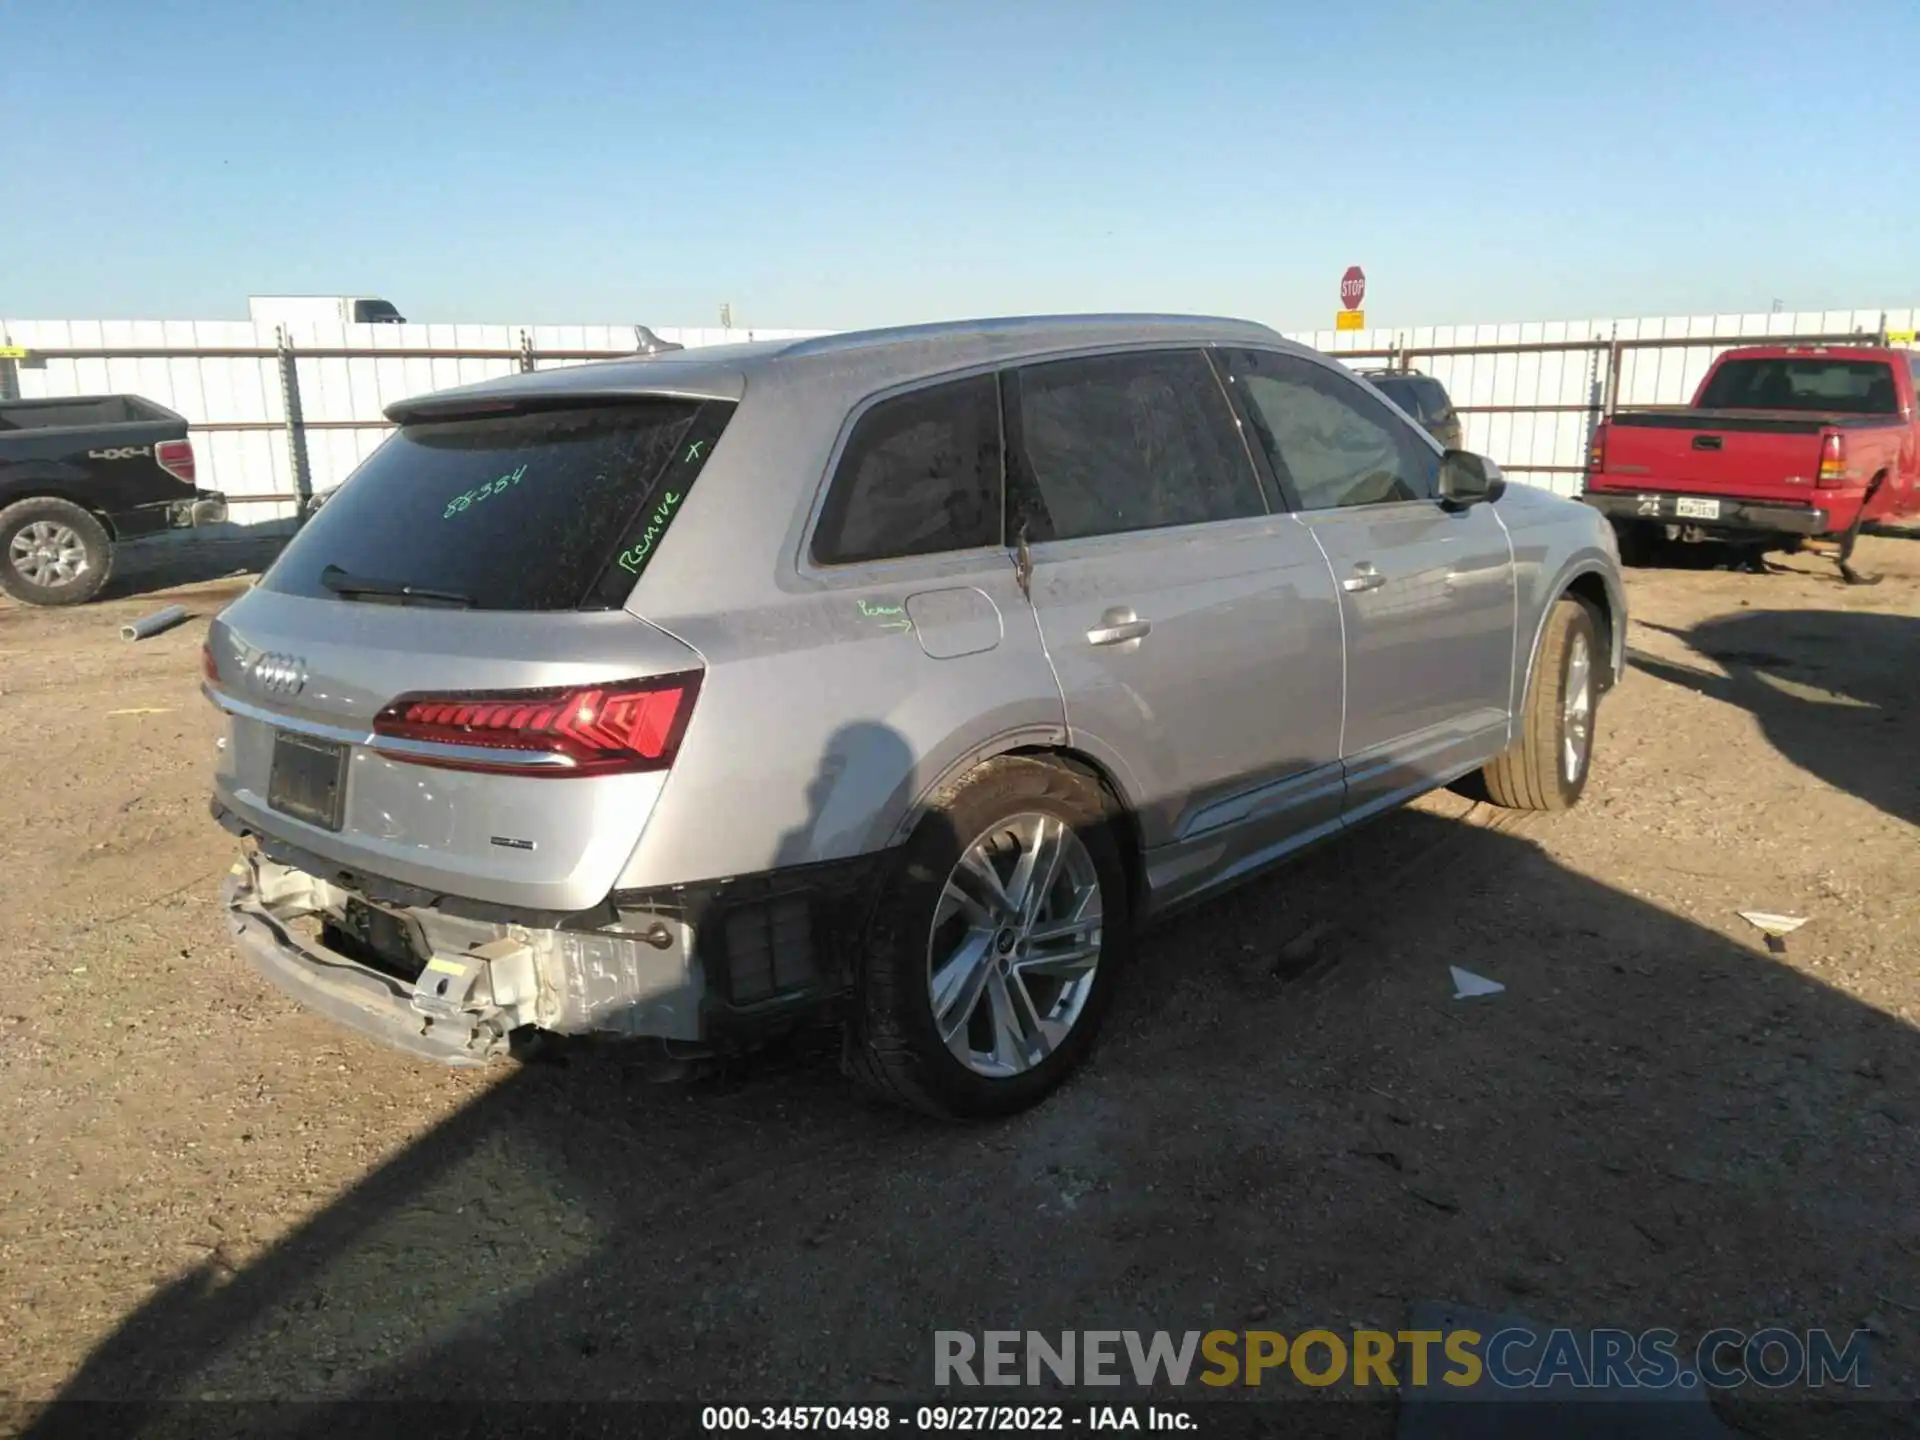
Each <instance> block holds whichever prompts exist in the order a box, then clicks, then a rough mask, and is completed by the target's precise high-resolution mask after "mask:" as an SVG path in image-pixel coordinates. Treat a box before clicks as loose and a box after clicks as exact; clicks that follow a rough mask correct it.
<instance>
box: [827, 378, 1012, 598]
mask: <svg viewBox="0 0 1920 1440" xmlns="http://www.w3.org/2000/svg"><path fill="white" fill-rule="evenodd" d="M1004 363H1005V362H1003V361H999V360H994V361H990V362H988V363H987V364H984V365H969V366H966V367H964V368H962V369H959V370H945V371H942V372H941V373H940V374H938V375H922V376H916V377H915V378H914V379H912V380H907V381H903V382H902V383H900V384H898V385H891V386H888V387H887V388H886V389H884V390H876V391H874V392H873V393H872V394H870V395H865V396H862V397H861V398H860V400H859V401H858V402H857V403H855V404H854V405H853V406H851V407H850V408H849V409H848V410H847V413H846V415H845V416H844V417H843V418H842V419H841V422H840V429H839V431H838V433H837V434H836V435H835V436H834V439H833V446H832V448H831V449H829V450H828V452H827V463H826V466H825V468H824V469H823V470H822V471H821V475H820V479H819V481H818V483H817V484H816V485H815V486H814V492H813V500H812V502H811V503H810V504H809V505H808V506H807V514H806V519H805V521H804V523H803V524H802V525H801V527H800V542H799V549H798V551H797V553H796V554H795V557H794V564H795V568H796V569H797V570H798V571H799V573H800V574H801V575H802V576H803V577H805V578H807V579H810V580H835V581H842V580H848V579H850V578H851V579H858V578H861V577H864V576H865V575H866V574H867V572H869V571H877V570H895V569H898V568H899V567H901V566H903V565H911V566H916V567H919V568H920V569H922V570H924V569H926V568H927V567H930V566H932V567H937V566H946V565H951V564H952V562H954V561H955V560H958V559H962V558H970V559H974V560H978V559H980V558H982V557H985V556H990V555H998V556H1004V555H1005V554H1006V553H1007V547H1008V546H1009V545H1010V544H1011V543H1012V542H1011V541H1010V540H1009V539H1008V536H1007V533H1006V514H1007V415H1006V408H1005V406H1004V405H996V407H995V408H996V411H997V413H998V415H999V422H1000V505H999V510H1000V539H999V541H998V542H997V543H995V544H991V545H969V546H968V547H966V548H965V549H963V550H931V551H928V552H927V553H926V554H924V555H889V556H885V557H883V558H880V559H874V560H839V561H829V560H820V559H817V558H815V556H814V553H813V542H814V537H815V536H816V535H817V534H818V532H819V529H820V522H821V520H822V518H823V517H824V516H825V515H826V511H827V495H828V493H829V492H830V491H831V490H832V489H833V482H834V480H835V479H836V478H838V476H839V472H840V462H841V461H842V460H843V459H845V458H846V453H847V446H848V445H849V444H851V443H852V441H853V436H854V432H855V431H857V430H858V429H859V428H860V422H861V421H862V420H864V419H866V417H867V413H868V412H869V411H871V410H873V409H874V408H876V407H877V406H880V405H884V404H886V403H887V402H888V401H891V400H900V399H904V398H905V397H907V396H910V395H917V394H919V393H920V392H921V391H923V390H933V389H937V388H939V387H941V386H944V385H955V384H959V383H960V382H961V381H964V380H978V379H982V378H985V379H990V380H993V381H994V390H995V396H996V399H997V398H998V394H999V389H1000V385H999V374H1000V371H1001V368H1002V367H1003V365H1004Z"/></svg>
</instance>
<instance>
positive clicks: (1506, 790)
mask: <svg viewBox="0 0 1920 1440" xmlns="http://www.w3.org/2000/svg"><path fill="white" fill-rule="evenodd" d="M1603 654H1604V652H1603V650H1602V648H1601V643H1600V626H1599V624H1598V622H1597V620H1596V619H1595V616H1594V612H1593V609H1592V608H1591V607H1590V606H1589V605H1587V603H1586V602H1585V601H1582V600H1576V599H1574V598H1573V597H1572V596H1563V597H1562V598H1561V599H1560V600H1558V601H1557V602H1555V604H1554V607H1553V609H1552V610H1551V611H1550V612H1549V613H1548V615H1547V620H1546V624H1545V625H1543V626H1542V627H1541V633H1540V648H1539V651H1538V653H1537V654H1536V655H1535V657H1534V662H1533V674H1532V676H1531V677H1529V679H1528V682H1527V698H1526V704H1525V706H1524V707H1523V708H1522V710H1521V712H1520V717H1519V720H1520V733H1519V735H1518V737H1517V738H1516V739H1515V741H1514V743H1513V745H1512V747H1511V748H1510V749H1509V750H1508V751H1507V753H1506V754H1504V755H1502V756H1501V757H1500V758H1499V759H1498V760H1495V761H1493V762H1492V763H1491V764H1489V765H1487V766H1486V767H1485V768H1484V769H1483V770H1482V771H1481V772H1480V773H1481V777H1482V778H1483V779H1484V780H1485V781H1486V786H1487V796H1488V798H1489V799H1491V800H1492V801H1493V803H1494V804H1496V805H1503V806H1505V807H1506V808H1507V809H1509V810H1567V809H1570V808H1572V807H1573V806H1574V805H1575V804H1577V803H1578V802H1579V799H1580V795H1581V792H1583V791H1584V790H1585V789H1586V788H1587V775H1588V773H1589V772H1590V771H1591V770H1592V768H1593V727H1594V720H1595V718H1596V717H1597V715H1598V713H1599V705H1600V689H1601V670H1600V667H1601V664H1602V655H1603Z"/></svg>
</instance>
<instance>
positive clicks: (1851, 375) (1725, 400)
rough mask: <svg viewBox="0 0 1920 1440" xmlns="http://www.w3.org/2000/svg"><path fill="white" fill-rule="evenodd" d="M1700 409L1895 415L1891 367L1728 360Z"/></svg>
mask: <svg viewBox="0 0 1920 1440" xmlns="http://www.w3.org/2000/svg"><path fill="white" fill-rule="evenodd" d="M1700 408H1701V409H1703V410H1826V411H1836V412H1838V413H1841V414H1846V415H1896V414H1898V413H1899V397H1898V395H1897V394H1896V392H1895V390H1894V388H1893V369H1892V367H1891V366H1889V365H1888V364H1887V363H1886V362H1885V361H1882V360H1817V359H1798V358H1795V357H1791V356H1782V357H1780V358H1778V359H1773V360H1729V361H1728V362H1727V363H1726V364H1724V365H1722V366H1721V367H1720V368H1719V369H1718V370H1716V371H1715V372H1714V374H1713V380H1712V381H1711V382H1710V383H1709V384H1708V386H1707V388H1706V390H1705V392H1704V393H1702V395H1701V396H1700Z"/></svg>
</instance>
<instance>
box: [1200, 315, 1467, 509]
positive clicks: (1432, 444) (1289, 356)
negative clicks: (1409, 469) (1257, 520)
mask: <svg viewBox="0 0 1920 1440" xmlns="http://www.w3.org/2000/svg"><path fill="white" fill-rule="evenodd" d="M1221 349H1222V352H1223V353H1226V354H1235V353H1244V354H1248V355H1271V356H1273V357H1274V358H1275V359H1277V360H1304V361H1306V362H1308V363H1309V364H1312V365H1317V366H1319V367H1320V368H1321V369H1322V370H1326V371H1330V372H1331V373H1333V374H1334V375H1336V376H1338V377H1339V378H1340V379H1342V380H1344V381H1346V382H1347V383H1348V384H1349V385H1353V386H1355V387H1356V388H1357V389H1359V390H1360V392H1361V393H1362V394H1366V393H1368V389H1369V387H1368V386H1367V385H1365V384H1362V383H1360V377H1359V376H1356V375H1355V374H1354V373H1353V372H1352V371H1351V370H1349V369H1347V368H1346V366H1344V365H1342V364H1340V363H1339V362H1338V361H1337V360H1329V359H1327V358H1326V357H1325V356H1323V355H1320V354H1318V353H1317V352H1314V351H1307V352H1305V353H1300V352H1296V351H1293V350H1279V349H1275V348H1274V347H1273V346H1271V345H1226V346H1222V347H1221ZM1387 418H1388V419H1389V420H1391V421H1394V422H1396V423H1397V424H1399V425H1400V426H1401V427H1402V428H1403V429H1405V430H1406V431H1407V432H1408V433H1409V434H1411V435H1414V436H1417V437H1418V438H1419V439H1420V440H1421V441H1422V442H1423V443H1424V444H1425V445H1426V447H1427V448H1428V449H1429V450H1431V451H1432V452H1433V453H1434V456H1435V459H1436V462H1437V461H1439V460H1444V459H1445V458H1446V454H1447V447H1446V446H1444V445H1442V444H1441V443H1440V442H1439V441H1438V440H1437V439H1435V438H1434V435H1433V432H1432V431H1430V430H1429V429H1427V427H1426V426H1425V425H1421V424H1418V423H1416V422H1414V421H1411V420H1403V419H1401V417H1400V415H1399V414H1398V413H1397V412H1395V411H1394V410H1391V409H1389V410H1388V411H1387ZM1263 458H1264V457H1263ZM1275 482H1276V484H1278V483H1279V477H1278V476H1276V477H1275ZM1284 488H1285V489H1286V491H1287V494H1288V499H1289V502H1290V505H1291V508H1292V510H1293V512H1294V513H1295V514H1297V515H1298V516H1299V517H1300V518H1301V519H1302V520H1315V521H1318V520H1320V519H1321V518H1322V517H1325V516H1332V515H1378V514H1379V513H1380V512H1381V511H1383V510H1393V509H1405V508H1408V507H1411V506H1415V505H1425V506H1430V507H1440V506H1441V502H1440V498H1439V496H1437V495H1422V496H1417V497H1415V498H1414V499H1412V500H1382V501H1380V502H1378V503H1377V504H1373V505H1342V506H1335V507H1333V508H1331V509H1327V510H1309V509H1307V508H1306V506H1305V505H1304V504H1303V503H1302V502H1301V500H1300V497H1299V495H1298V494H1297V493H1296V492H1295V491H1294V489H1293V486H1292V484H1291V482H1289V483H1287V484H1286V485H1285V487H1284ZM1441 508H1444V507H1441Z"/></svg>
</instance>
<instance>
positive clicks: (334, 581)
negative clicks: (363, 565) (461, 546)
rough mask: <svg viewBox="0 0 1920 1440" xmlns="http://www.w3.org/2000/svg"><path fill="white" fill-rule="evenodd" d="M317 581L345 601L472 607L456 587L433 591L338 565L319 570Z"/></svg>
mask: <svg viewBox="0 0 1920 1440" xmlns="http://www.w3.org/2000/svg"><path fill="white" fill-rule="evenodd" d="M320 583H321V584H322V585H324V586H326V588H327V589H329V590H331V591H332V592H333V593H334V594H336V595H338V596H340V597H341V598H342V599H346V600H352V599H355V598H358V597H361V596H365V597H367V598H369V599H379V600H394V601H398V602H399V603H400V604H403V605H405V604H408V603H410V602H416V601H417V602H418V603H420V604H422V605H453V606H458V607H459V608H460V609H462V610H471V609H472V608H473V597H472V596H471V595H462V594H461V593H460V592H459V591H458V590H433V589H429V588H428V587H427V586H424V585H408V584H405V583H403V582H401V581H399V580H380V579H376V578H375V577H373V576H371V575H350V574H348V573H347V572H346V571H345V570H342V569H341V568H340V567H339V566H338V565H329V566H327V568H326V569H324V570H322V571H321V572H320Z"/></svg>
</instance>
